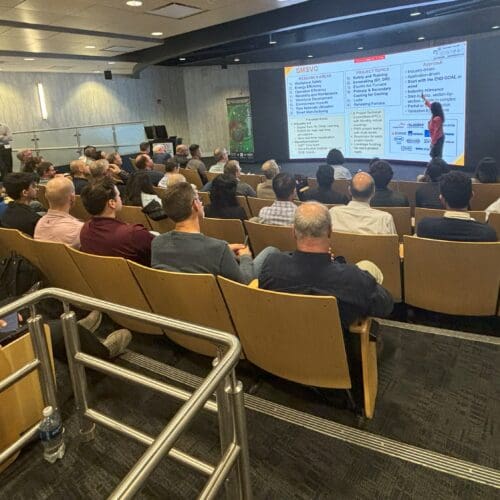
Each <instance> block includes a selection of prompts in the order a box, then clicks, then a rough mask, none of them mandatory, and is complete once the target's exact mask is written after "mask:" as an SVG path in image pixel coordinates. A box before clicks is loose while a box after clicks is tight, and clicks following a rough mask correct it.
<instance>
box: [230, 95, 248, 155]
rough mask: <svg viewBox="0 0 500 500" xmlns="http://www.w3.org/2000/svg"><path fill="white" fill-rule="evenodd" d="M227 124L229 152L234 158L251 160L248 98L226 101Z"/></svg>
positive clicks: (233, 98)
mask: <svg viewBox="0 0 500 500" xmlns="http://www.w3.org/2000/svg"><path fill="white" fill-rule="evenodd" d="M226 106H227V121H228V123H229V138H230V141H229V151H230V155H231V156H232V157H235V158H239V159H245V160H253V157H254V149H253V133H252V112H251V109H250V97H232V98H229V99H226Z"/></svg>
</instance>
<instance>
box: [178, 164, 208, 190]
mask: <svg viewBox="0 0 500 500" xmlns="http://www.w3.org/2000/svg"><path fill="white" fill-rule="evenodd" d="M179 173H180V174H182V175H183V176H184V177H185V178H186V181H187V182H189V184H194V185H195V186H196V189H201V188H202V187H203V182H202V180H201V177H200V174H199V173H198V170H193V169H191V168H180V169H179Z"/></svg>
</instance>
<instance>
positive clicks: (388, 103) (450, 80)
mask: <svg viewBox="0 0 500 500" xmlns="http://www.w3.org/2000/svg"><path fill="white" fill-rule="evenodd" d="M285 86H286V103H287V117H288V144H289V153H290V159H307V158H324V157H325V156H326V154H327V153H328V151H329V150H330V149H332V148H338V149H340V150H341V151H342V152H343V154H344V156H346V157H349V158H373V157H375V156H378V157H380V158H386V159H397V160H414V161H428V160H429V158H430V157H429V149H430V134H429V131H428V129H427V122H428V121H429V118H430V117H431V113H430V110H429V109H428V108H426V107H425V106H424V103H423V101H422V99H421V97H420V96H421V94H422V92H423V93H424V94H425V95H426V96H427V97H428V99H429V100H430V101H439V102H440V103H441V104H442V106H443V110H444V114H445V124H444V132H445V135H446V139H445V144H444V148H443V158H444V159H445V160H446V161H447V162H449V163H456V164H463V157H464V136H465V130H464V129H465V90H466V89H465V87H466V42H462V43H456V44H452V45H442V46H440V47H432V48H429V49H421V50H414V51H411V52H401V53H398V54H388V55H377V56H371V57H361V58H357V59H354V60H349V61H339V62H333V63H325V64H313V65H308V66H293V67H287V68H285Z"/></svg>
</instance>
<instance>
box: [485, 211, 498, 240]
mask: <svg viewBox="0 0 500 500" xmlns="http://www.w3.org/2000/svg"><path fill="white" fill-rule="evenodd" d="M488 224H489V225H490V226H492V227H493V229H495V231H496V232H497V238H498V239H499V240H500V213H494V212H493V213H490V215H489V217H488Z"/></svg>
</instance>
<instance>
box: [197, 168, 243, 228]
mask: <svg viewBox="0 0 500 500" xmlns="http://www.w3.org/2000/svg"><path fill="white" fill-rule="evenodd" d="M237 183H238V181H237V180H236V177H234V176H233V175H228V174H222V175H218V176H217V177H216V178H215V179H214V180H213V181H212V187H211V189H210V205H209V206H208V207H207V208H206V209H205V217H214V218H217V219H240V220H246V219H247V216H246V213H245V210H244V209H243V208H242V207H241V206H240V204H239V203H238V199H237V198H236V186H237Z"/></svg>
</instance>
